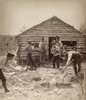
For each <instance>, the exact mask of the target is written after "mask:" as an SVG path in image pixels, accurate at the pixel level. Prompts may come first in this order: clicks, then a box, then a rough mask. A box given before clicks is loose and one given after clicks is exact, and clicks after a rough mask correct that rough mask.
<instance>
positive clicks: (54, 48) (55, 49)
mask: <svg viewBox="0 0 86 100" xmlns="http://www.w3.org/2000/svg"><path fill="white" fill-rule="evenodd" d="M51 54H52V55H53V58H52V63H53V68H55V63H56V64H57V68H59V55H60V48H59V46H58V47H57V46H56V44H55V43H53V44H52V48H51Z"/></svg>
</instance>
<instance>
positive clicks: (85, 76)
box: [84, 66, 86, 100]
mask: <svg viewBox="0 0 86 100" xmlns="http://www.w3.org/2000/svg"><path fill="white" fill-rule="evenodd" d="M84 100H86V66H85V67H84Z"/></svg>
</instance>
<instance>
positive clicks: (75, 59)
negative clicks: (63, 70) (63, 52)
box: [66, 47, 82, 74]
mask: <svg viewBox="0 0 86 100" xmlns="http://www.w3.org/2000/svg"><path fill="white" fill-rule="evenodd" d="M67 56H68V59H67V63H66V66H68V65H69V64H70V62H71V61H72V62H71V63H73V66H74V71H75V74H77V73H78V72H80V70H81V60H82V56H81V53H80V52H78V51H76V47H73V48H72V51H69V52H68V54H67ZM77 65H78V66H77ZM77 67H78V68H77Z"/></svg>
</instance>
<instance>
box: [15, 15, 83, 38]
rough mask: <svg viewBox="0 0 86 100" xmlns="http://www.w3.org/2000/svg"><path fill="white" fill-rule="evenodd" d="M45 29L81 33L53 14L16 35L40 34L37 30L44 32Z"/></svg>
mask: <svg viewBox="0 0 86 100" xmlns="http://www.w3.org/2000/svg"><path fill="white" fill-rule="evenodd" d="M46 30H59V31H65V30H66V32H70V33H71V32H76V33H78V34H80V35H81V33H80V32H79V31H78V30H77V29H75V28H74V27H73V26H71V25H69V24H67V23H66V22H64V21H62V20H61V19H59V18H58V17H56V16H53V17H51V18H49V19H47V20H45V21H43V22H41V23H40V24H38V25H35V26H33V27H31V28H29V29H27V30H25V31H24V32H22V33H21V34H19V35H17V36H20V35H30V34H31V35H34V34H40V32H39V31H41V32H42V31H43V32H44V31H46ZM37 32H38V33H37Z"/></svg>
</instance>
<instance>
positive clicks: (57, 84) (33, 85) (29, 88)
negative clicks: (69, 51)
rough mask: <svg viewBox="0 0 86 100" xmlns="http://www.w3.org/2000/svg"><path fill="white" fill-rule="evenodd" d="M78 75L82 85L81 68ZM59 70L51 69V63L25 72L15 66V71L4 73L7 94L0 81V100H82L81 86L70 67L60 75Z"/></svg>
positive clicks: (83, 64)
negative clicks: (7, 89)
mask: <svg viewBox="0 0 86 100" xmlns="http://www.w3.org/2000/svg"><path fill="white" fill-rule="evenodd" d="M85 64H86V62H83V63H82V66H83V67H82V70H81V73H79V80H80V82H81V83H82V85H83V68H84V67H85ZM63 68H64V66H60V69H53V68H52V64H51V63H47V64H44V65H41V66H40V67H39V68H37V70H28V71H25V70H26V67H21V66H17V67H16V70H15V71H14V70H10V71H8V72H4V74H5V76H6V79H7V86H8V88H9V90H10V92H9V93H4V89H3V87H2V84H1V81H0V100H84V98H83V97H84V96H83V94H82V90H81V86H80V84H79V82H78V79H77V77H76V76H75V74H74V71H73V68H72V66H68V68H67V69H66V70H65V71H64V72H63V73H60V72H61V70H62V69H63Z"/></svg>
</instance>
